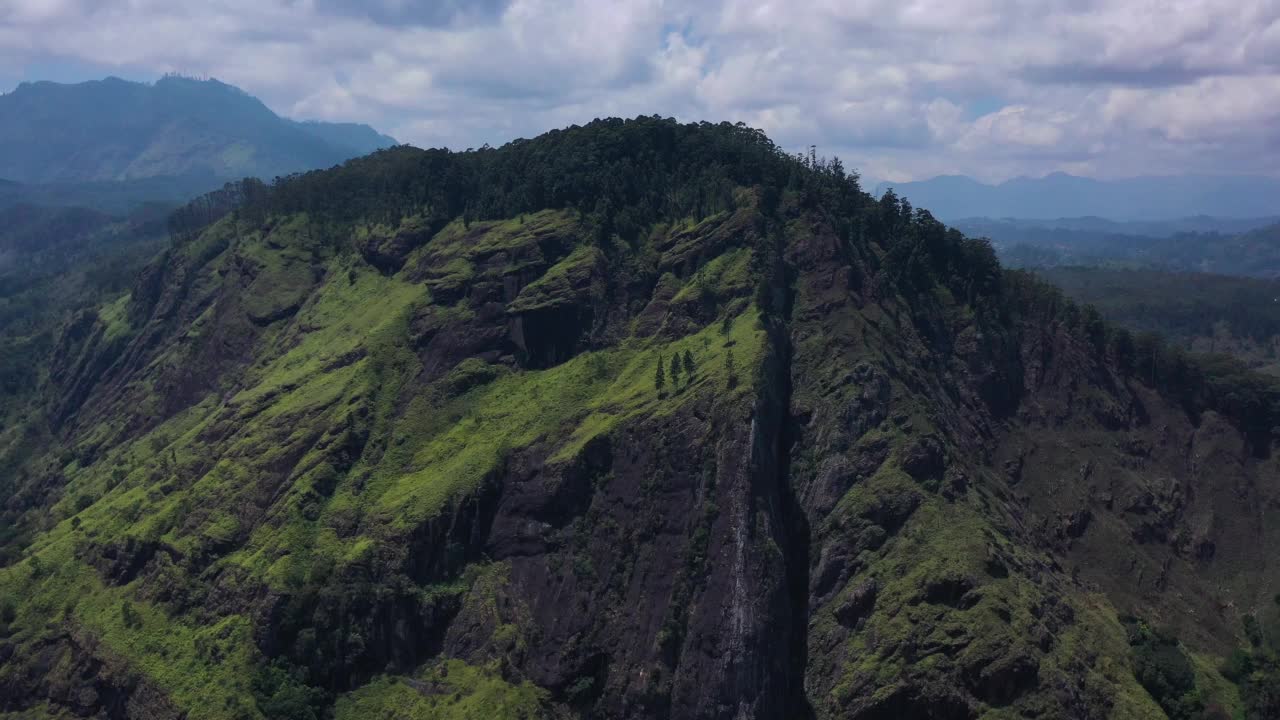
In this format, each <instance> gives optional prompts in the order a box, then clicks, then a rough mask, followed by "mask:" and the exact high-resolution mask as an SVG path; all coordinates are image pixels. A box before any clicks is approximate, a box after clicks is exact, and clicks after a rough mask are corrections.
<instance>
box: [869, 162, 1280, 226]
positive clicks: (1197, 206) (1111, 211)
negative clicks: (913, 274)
mask: <svg viewBox="0 0 1280 720" xmlns="http://www.w3.org/2000/svg"><path fill="white" fill-rule="evenodd" d="M890 188H893V189H894V191H895V192H896V193H897V194H898V195H900V196H902V197H904V198H906V199H907V200H909V201H911V202H912V203H913V204H915V205H918V206H921V207H927V208H929V209H930V210H931V211H932V212H933V213H934V214H935V215H936V216H937V217H939V218H942V219H944V220H955V219H959V218H964V217H990V218H1025V219H1052V218H1070V217H1081V216H1100V217H1104V218H1109V219H1111V220H1120V221H1160V220H1172V219H1177V218H1183V217H1187V216H1193V215H1210V216H1222V217H1231V218H1246V217H1266V216H1273V215H1274V214H1275V203H1274V198H1275V197H1276V196H1277V195H1280V178H1275V177H1271V176H1263V175H1259V176H1229V175H1222V176H1218V175H1203V176H1196V175H1185V176H1140V177H1133V178H1123V179H1118V180H1097V179H1093V178H1086V177H1079V176H1075V175H1069V174H1067V173H1062V172H1056V173H1051V174H1049V175H1046V176H1044V177H1041V178H1030V177H1018V178H1012V179H1009V180H1005V181H1003V182H1001V183H998V184H995V185H991V184H987V183H983V182H980V181H978V180H974V179H973V178H969V177H966V176H954V175H953V176H939V177H936V178H932V179H930V180H921V181H913V182H903V183H892V182H882V183H880V184H879V185H878V186H877V187H876V194H877V195H880V194H883V193H884V191H886V190H888V189H890Z"/></svg>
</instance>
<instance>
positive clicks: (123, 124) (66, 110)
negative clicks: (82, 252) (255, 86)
mask: <svg viewBox="0 0 1280 720" xmlns="http://www.w3.org/2000/svg"><path fill="white" fill-rule="evenodd" d="M395 144H396V141H395V139H394V138H391V137H389V136H387V135H383V134H380V133H378V132H377V131H376V130H374V129H373V128H371V127H369V126H367V125H356V124H346V123H344V124H334V123H322V122H295V121H293V120H289V119H286V118H282V117H280V116H279V115H276V114H275V113H274V112H272V111H271V110H270V109H269V108H268V107H267V106H266V105H264V104H263V103H262V102H261V101H259V100H258V99H257V98H254V97H253V96H251V95H249V94H247V93H245V92H244V91H242V90H240V89H238V88H236V87H233V86H231V85H227V84H225V83H221V82H218V81H217V80H195V79H190V78H183V77H176V76H170V77H165V78H163V79H161V80H159V81H157V82H155V83H150V84H148V83H138V82H129V81H126V80H121V79H119V78H114V77H110V78H107V79H105V80H96V81H92V82H84V83H77V84H72V85H65V84H59V83H53V82H34V83H23V84H21V85H19V86H18V87H17V89H16V90H14V91H13V92H11V93H8V94H5V95H0V178H4V179H6V180H10V181H18V182H21V183H27V184H31V183H40V184H47V183H55V184H61V185H64V186H65V185H70V184H78V183H103V182H110V181H139V180H145V179H148V178H171V177H180V178H205V179H207V180H208V181H207V182H203V183H202V184H203V185H207V186H213V185H215V184H219V182H218V181H219V180H220V179H232V178H241V177H245V176H257V177H261V178H264V179H271V178H272V177H275V176H277V175H285V174H288V173H291V172H296V171H302V170H311V169H316V168H323V167H329V166H332V165H336V164H338V163H340V162H342V161H344V160H347V159H349V158H352V157H356V156H359V155H365V154H368V153H370V152H373V151H374V150H377V149H379V148H384V147H388V146H391V145H395Z"/></svg>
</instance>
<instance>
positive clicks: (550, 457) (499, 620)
mask: <svg viewBox="0 0 1280 720" xmlns="http://www.w3.org/2000/svg"><path fill="white" fill-rule="evenodd" d="M168 227H169V228H170V230H171V232H172V241H171V242H170V244H169V246H168V247H167V248H165V249H164V250H163V251H162V252H161V253H159V254H158V255H157V257H155V258H154V259H153V260H152V261H151V262H150V263H149V264H148V265H147V266H146V267H145V268H144V269H142V270H141V272H139V273H138V275H137V276H136V278H135V279H134V280H133V282H132V284H131V285H130V287H129V288H128V291H127V292H125V293H121V294H118V295H113V296H109V297H104V298H102V299H101V300H100V301H99V302H97V303H96V304H95V305H94V306H93V308H92V310H88V309H86V310H85V311H82V312H77V313H71V314H69V315H68V316H67V317H66V318H65V320H64V321H62V323H61V325H60V328H59V332H58V333H57V334H56V338H55V340H54V341H53V342H51V343H49V345H48V347H47V348H45V349H42V350H39V351H38V353H37V354H36V355H34V356H30V357H28V358H27V359H25V360H24V361H23V363H25V365H24V366H30V367H35V368H37V372H35V373H34V374H33V376H32V379H31V380H30V382H29V383H28V384H27V386H28V388H29V390H28V391H27V392H23V393H16V394H13V395H9V396H4V398H3V403H4V405H3V407H4V412H5V417H6V418H10V419H9V420H8V421H7V422H6V423H5V424H4V426H3V428H2V429H0V496H2V497H3V498H4V503H3V506H2V507H3V510H2V514H0V527H3V528H4V531H3V535H0V713H7V714H8V715H7V716H6V715H0V717H23V718H45V717H49V718H54V717H57V718H61V717H71V716H79V717H84V716H88V717H107V718H133V717H137V718H144V717H145V718H186V719H188V720H196V719H198V718H298V719H304V718H306V719H311V718H342V719H346V718H352V719H354V718H578V717H581V718H724V719H725V720H730V719H733V720H739V719H741V718H796V717H798V718H806V717H810V718H866V719H871V718H979V717H983V718H1015V717H1017V718H1026V717H1041V718H1056V717H1073V718H1108V717H1114V718H1157V719H1158V718H1193V717H1233V716H1239V717H1245V718H1263V717H1271V716H1273V715H1274V713H1275V711H1276V709H1277V705H1276V701H1275V697H1276V694H1275V693H1276V688H1277V687H1280V679H1278V677H1280V674H1278V672H1277V670H1276V660H1275V647H1274V645H1273V643H1274V642H1275V640H1274V637H1273V636H1274V633H1273V632H1272V630H1273V628H1274V627H1275V621H1276V608H1275V603H1274V602H1273V600H1272V599H1273V598H1274V597H1275V596H1276V593H1277V592H1280V567H1278V566H1276V565H1275V562H1274V560H1273V557H1274V555H1275V553H1274V552H1273V550H1274V549H1275V548H1276V547H1278V546H1280V537H1277V536H1276V531H1277V527H1280V526H1277V525H1275V523H1273V522H1270V517H1269V513H1270V510H1269V509H1268V508H1270V507H1272V506H1273V505H1274V503H1275V502H1276V501H1277V500H1280V487H1277V486H1276V483H1275V478H1276V477H1277V475H1278V474H1277V470H1278V468H1277V463H1276V460H1275V457H1274V456H1273V453H1272V448H1273V445H1274V442H1275V438H1274V437H1273V436H1272V434H1271V430H1270V428H1271V427H1272V426H1273V425H1276V424H1280V423H1277V422H1275V421H1276V420H1277V419H1280V415H1278V414H1277V411H1276V399H1277V395H1276V392H1275V390H1274V389H1273V387H1272V386H1271V385H1270V384H1269V383H1268V382H1267V381H1265V380H1264V379H1261V378H1260V377H1258V376H1255V375H1252V374H1249V373H1247V372H1244V371H1243V370H1241V369H1240V368H1237V367H1234V366H1220V365H1211V364H1207V363H1203V362H1201V361H1199V360H1197V359H1195V358H1193V357H1188V356H1185V355H1184V354H1182V353H1180V352H1178V351H1176V350H1174V349H1172V348H1168V347H1165V346H1159V347H1156V348H1154V350H1153V351H1152V352H1151V353H1149V357H1151V358H1156V359H1158V360H1159V362H1160V364H1159V366H1158V369H1157V370H1156V371H1154V372H1152V368H1151V365H1150V360H1143V358H1142V356H1134V355H1127V354H1126V353H1125V351H1124V342H1123V341H1122V340H1121V339H1120V338H1122V337H1123V336H1122V335H1120V334H1119V333H1118V331H1116V330H1114V329H1112V328H1111V327H1110V326H1108V325H1107V324H1106V323H1104V322H1103V321H1102V320H1101V318H1100V317H1099V316H1098V315H1097V313H1096V312H1095V311H1092V310H1091V309H1084V308H1081V307H1079V306H1077V305H1076V304H1074V303H1072V302H1070V301H1068V300H1066V299H1064V298H1063V297H1062V296H1061V295H1060V294H1059V293H1057V292H1056V291H1053V290H1051V289H1050V288H1049V287H1048V286H1045V285H1043V284H1041V283H1039V282H1038V281H1035V280H1033V279H1030V278H1028V277H1027V276H1024V275H1021V274H1016V273H1015V274H1009V273H1005V272H1003V271H1002V270H1001V268H1000V266H999V265H998V263H997V262H996V260H995V256H994V253H993V251H992V250H991V248H990V246H989V245H988V244H986V243H985V242H981V241H975V240H970V239H966V238H964V237H963V236H962V235H960V234H959V233H958V232H955V231H949V230H947V229H946V228H945V226H943V225H942V224H940V223H938V222H937V221H935V220H934V219H933V218H932V217H931V216H930V215H929V214H928V213H927V212H924V211H919V210H915V209H913V208H912V207H911V206H910V205H909V204H907V203H905V202H902V201H899V200H898V199H897V198H895V197H893V196H892V195H889V196H887V197H885V198H882V199H880V200H874V199H872V198H871V197H870V196H869V195H867V194H865V193H863V192H862V190H861V189H860V187H859V185H858V180H857V177H856V176H855V175H850V174H848V173H846V172H845V170H844V169H843V168H842V167H841V166H840V165H839V163H838V162H825V161H824V162H820V163H814V162H804V161H801V160H798V159H796V158H792V157H790V156H787V155H786V154H784V153H781V152H780V151H778V150H777V149H776V148H775V147H774V146H773V145H772V143H770V142H769V141H768V139H767V138H765V137H764V136H763V135H762V134H760V133H759V132H757V131H753V130H750V129H748V128H746V127H744V126H741V125H729V124H721V125H710V124H698V125H680V124H677V123H675V122H674V121H670V120H663V119H660V118H639V119H636V120H629V121H622V120H605V121H597V122H594V123H592V124H590V125H587V126H585V127H573V128H569V129H567V130H563V131H557V132H553V133H549V134H547V135H544V136H540V137H538V138H534V139H532V140H521V141H516V142H514V143H511V144H509V145H507V146H504V147H502V148H497V149H489V148H485V149H482V150H479V151H472V152H466V153H450V152H447V151H420V150H415V149H411V148H395V149H392V150H387V151H382V152H379V153H375V154H373V155H371V156H368V157H365V158H361V159H359V160H355V161H351V162H348V163H346V164H345V165H343V166H342V167H340V168H336V169H334V170H331V171H324V172H314V173H308V174H305V175H300V176H295V177H291V178H287V179H284V180H281V181H279V182H277V183H274V184H273V185H270V186H267V185H263V184H261V183H258V182H244V183H240V184H237V185H233V186H229V187H228V188H226V189H224V190H223V191H221V192H220V193H217V194H214V195H211V196H208V197H206V198H203V199H202V200H200V201H199V202H197V203H194V204H193V205H191V206H189V207H188V208H186V209H185V210H183V211H182V212H179V213H177V214H176V215H175V216H174V217H173V218H172V220H171V222H170V223H169V225H168ZM1188 448H1190V449H1191V450H1188Z"/></svg>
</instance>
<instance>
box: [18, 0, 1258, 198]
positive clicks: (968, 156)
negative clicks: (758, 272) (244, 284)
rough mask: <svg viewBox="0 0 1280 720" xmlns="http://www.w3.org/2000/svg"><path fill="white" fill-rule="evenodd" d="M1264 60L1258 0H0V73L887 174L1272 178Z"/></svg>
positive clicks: (316, 114) (438, 130)
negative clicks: (622, 128) (737, 151)
mask: <svg viewBox="0 0 1280 720" xmlns="http://www.w3.org/2000/svg"><path fill="white" fill-rule="evenodd" d="M1278 64H1280V0H1180V1H1179V2H1178V3H1162V2H1131V1H1130V0H1114V1H1107V0H1084V1H1081V0H1042V1H1040V2H1027V1H1026V0H901V1H900V2H896V3H885V2H872V1H871V0H788V1H785V2H784V1H783V0H700V1H696V2H689V3H673V2H670V1H669V0H616V1H614V2H600V1H599V0H480V1H479V2H465V1H463V0H440V1H438V2H425V1H422V0H364V1H358V0H202V1H201V2H195V1H194V0H127V1H126V0H115V1H104V0H0V82H7V83H9V84H12V83H15V82H17V81H19V80H23V79H36V78H37V77H40V76H42V75H43V74H45V73H47V72H48V70H49V69H50V68H53V69H58V70H62V72H60V73H59V74H60V79H67V77H66V76H67V75H68V74H73V73H69V72H67V71H66V69H67V68H76V69H78V70H77V71H79V69H83V74H84V76H85V77H86V78H87V77H90V76H91V75H93V74H99V75H105V74H108V73H111V72H117V73H118V74H122V75H125V76H131V77H138V76H139V74H140V73H141V74H142V75H144V76H145V75H147V74H150V76H151V77H154V76H158V75H160V74H162V73H164V72H170V71H177V72H186V73H191V74H199V75H207V76H214V77H218V78H220V79H222V80H224V81H226V82H230V83H233V84H235V85H238V86H240V87H242V88H244V89H245V90H247V91H249V92H251V93H253V94H255V95H258V96H259V97H261V98H262V99H263V100H264V101H265V102H266V103H267V104H268V105H270V106H271V107H272V108H273V109H275V110H277V111H278V112H280V113H282V114H285V115H290V116H294V117H303V118H318V119H330V120H354V121H361V122H369V123H371V124H373V125H375V126H377V127H379V128H380V129H382V130H384V131H387V132H390V133H392V134H394V135H396V136H397V137H399V138H401V139H403V140H406V141H409V142H412V143H415V144H419V145H447V146H450V147H468V146H479V145H481V144H483V143H486V142H488V143H490V144H499V143H501V142H503V141H505V140H507V139H510V138H513V137H518V136H529V135H533V134H536V133H538V132H541V131H543V130H547V129H550V128H553V127H558V126H563V125H566V124H569V123H580V122H585V121H589V120H590V119H592V118H594V117H599V116H605V115H635V114H641V113H643V114H651V113H658V114H661V115H670V116H675V117H679V118H682V119H688V120H698V119H708V120H721V119H728V120H735V121H736V120H742V121H744V122H747V123H749V124H752V125H754V126H757V127H762V128H764V129H765V130H767V131H768V132H769V133H770V134H771V135H772V136H773V137H774V138H775V140H777V141H778V142H779V143H781V144H783V145H784V146H786V147H789V148H794V149H799V148H801V147H807V146H808V145H810V144H816V145H818V146H819V149H820V151H823V152H828V153H839V154H840V155H841V156H843V157H844V158H845V159H846V161H847V162H848V163H849V164H852V165H855V166H858V167H860V168H862V169H863V171H864V173H865V174H867V175H870V176H873V177H878V178H888V179H907V178H911V177H921V176H928V175H933V174H942V173H967V174H972V175H975V176H978V177H982V178H984V179H1002V178H1004V177H1010V176H1015V175H1022V174H1030V175H1039V174H1044V173H1047V172H1050V171H1054V170H1065V171H1069V172H1076V173H1088V174H1098V175H1132V174H1142V173H1153V172H1154V173H1159V172H1197V171H1209V172H1230V171H1258V170H1259V169H1261V170H1263V171H1265V172H1272V173H1274V172H1276V168H1280V150H1278V149H1277V148H1278V147H1280V122H1278V121H1280V66H1278ZM144 79H145V78H144Z"/></svg>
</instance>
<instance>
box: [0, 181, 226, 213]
mask: <svg viewBox="0 0 1280 720" xmlns="http://www.w3.org/2000/svg"><path fill="white" fill-rule="evenodd" d="M226 181H227V180H226V178H220V177H217V176H215V175H213V174H212V173H205V174H194V173H193V174H188V175H181V176H176V177H175V176H168V175H157V176H155V177H147V178H140V179H137V180H114V181H105V180H104V181H97V182H75V183H66V182H55V183H15V182H9V181H7V180H0V209H4V208H9V207H13V206H15V205H39V206H44V207H62V208H70V207H77V208H87V209H92V210H97V211H99V212H104V213H110V214H115V215H122V214H125V213H129V212H132V211H133V210H134V209H136V208H138V207H141V206H142V205H146V204H148V203H163V204H168V205H181V204H182V203H184V202H186V201H187V200H190V199H191V198H193V197H195V196H197V195H201V194H203V193H206V192H209V191H210V190H216V189H217V188H220V187H222V185H223V184H225V183H226Z"/></svg>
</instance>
